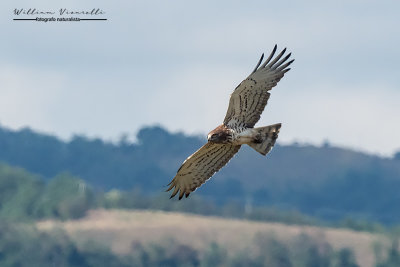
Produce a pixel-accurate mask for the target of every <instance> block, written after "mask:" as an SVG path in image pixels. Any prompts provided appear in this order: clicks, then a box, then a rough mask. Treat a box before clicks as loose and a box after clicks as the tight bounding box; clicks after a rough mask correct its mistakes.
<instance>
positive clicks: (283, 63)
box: [167, 45, 294, 199]
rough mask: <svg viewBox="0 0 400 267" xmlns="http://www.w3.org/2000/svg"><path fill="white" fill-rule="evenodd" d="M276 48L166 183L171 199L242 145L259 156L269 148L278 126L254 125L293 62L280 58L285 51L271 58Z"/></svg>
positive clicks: (216, 168) (185, 191) (204, 178)
mask: <svg viewBox="0 0 400 267" xmlns="http://www.w3.org/2000/svg"><path fill="white" fill-rule="evenodd" d="M276 49H277V46H276V45H275V47H274V49H273V50H272V52H271V54H270V55H269V57H268V58H267V60H265V62H264V63H263V58H264V54H263V55H262V56H261V58H260V60H259V61H258V63H257V66H256V67H255V69H254V71H253V72H252V73H251V74H250V75H249V77H247V78H246V79H245V80H243V81H242V82H241V83H240V84H239V85H238V86H237V87H236V89H235V90H234V91H233V93H232V94H231V98H230V100H229V106H228V111H227V112H226V116H225V119H224V121H223V123H222V124H221V125H220V126H218V127H217V128H215V129H214V130H212V131H211V132H210V133H209V134H208V136H207V139H208V142H207V143H206V144H205V145H204V146H202V147H201V148H200V149H199V150H197V151H196V152H194V153H193V154H192V155H191V156H189V157H188V158H187V159H186V160H185V161H184V162H183V164H182V166H181V167H180V168H179V170H178V172H177V174H176V175H175V177H174V178H173V179H172V181H171V182H170V183H169V184H168V185H169V188H168V189H167V191H170V190H173V191H172V195H171V198H172V197H174V196H175V195H176V194H178V193H179V199H182V197H183V196H186V197H188V196H189V194H190V193H191V192H193V191H195V190H196V189H197V188H198V187H200V186H201V185H202V184H203V183H204V182H205V181H207V180H208V179H210V178H211V176H213V175H214V173H216V172H217V171H219V170H220V169H221V168H222V167H223V166H225V165H226V164H227V163H228V162H229V160H230V159H231V158H232V157H233V156H234V155H235V154H236V153H237V152H238V151H239V149H240V147H241V145H243V144H247V145H249V146H250V147H252V148H254V149H255V150H256V151H258V152H259V153H261V154H262V155H267V154H268V152H269V151H270V150H271V149H272V147H273V146H274V144H275V141H276V139H277V138H278V133H279V129H280V128H281V124H280V123H278V124H274V125H270V126H264V127H258V128H254V125H255V124H256V123H257V121H258V120H259V119H260V116H261V113H262V112H263V110H264V108H265V106H266V105H267V102H268V99H269V96H270V93H269V92H268V91H270V90H271V89H272V88H273V87H274V86H275V85H276V84H277V83H278V82H279V81H280V79H281V78H282V77H283V76H284V75H285V73H286V72H288V71H289V70H290V68H288V67H289V65H290V64H292V62H293V61H294V59H293V60H290V61H287V60H288V59H289V58H290V55H291V54H290V53H289V54H288V55H286V56H284V54H285V52H286V48H285V49H283V50H282V52H281V53H279V54H278V55H277V56H276V57H275V58H273V57H274V55H275V52H276ZM283 56H284V57H283ZM261 64H262V65H261Z"/></svg>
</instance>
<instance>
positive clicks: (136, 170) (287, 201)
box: [0, 127, 400, 223]
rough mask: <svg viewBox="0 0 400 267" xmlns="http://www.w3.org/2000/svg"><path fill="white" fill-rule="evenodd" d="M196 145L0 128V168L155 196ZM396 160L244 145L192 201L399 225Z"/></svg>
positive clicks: (179, 139)
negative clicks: (66, 137) (67, 176)
mask: <svg viewBox="0 0 400 267" xmlns="http://www.w3.org/2000/svg"><path fill="white" fill-rule="evenodd" d="M204 142H205V140H204V138H200V137H196V136H186V135H184V134H182V133H169V132H168V131H166V130H165V129H163V128H161V127H147V128H143V129H141V130H140V131H139V132H138V134H137V143H135V144H131V143H128V142H126V141H125V140H123V139H122V140H121V141H120V142H119V143H118V144H112V143H107V142H104V141H102V140H100V139H89V138H86V137H84V136H76V137H74V138H73V139H72V140H71V141H70V142H63V141H62V140H60V139H58V138H57V137H54V136H50V135H44V134H40V133H36V132H34V131H32V130H30V129H23V130H19V131H12V130H8V129H6V128H0V161H3V162H6V163H8V164H10V165H14V166H20V167H22V168H24V169H26V170H28V171H30V172H33V173H36V174H39V175H41V176H43V178H44V179H47V180H48V179H51V177H54V176H55V175H57V174H59V173H61V172H65V171H66V172H69V173H71V174H73V175H76V176H79V177H81V178H82V179H84V180H85V181H87V182H88V183H90V184H91V185H93V186H95V187H96V188H98V189H103V190H109V189H112V188H117V189H123V190H131V189H132V188H140V190H141V191H142V192H144V193H147V194H158V193H160V192H161V191H163V190H165V185H166V184H167V183H168V182H169V181H170V179H171V178H172V177H173V176H174V174H175V173H176V170H177V169H178V168H179V166H180V164H181V163H182V162H183V160H184V159H185V158H186V157H187V156H188V155H190V154H191V153H193V152H194V151H195V150H197V149H198V148H199V147H200V146H201V145H202V144H203V143H204ZM399 191H400V154H399V153H398V154H396V155H395V157H394V158H392V159H388V158H380V157H378V156H371V155H367V154H364V153H360V152H355V151H352V150H348V149H342V148H337V147H332V146H329V145H325V146H323V147H315V146H311V145H285V146H282V145H277V146H276V147H275V148H274V149H273V151H272V152H271V153H270V154H269V155H268V156H267V157H266V158H265V157H262V156H261V155H259V154H258V153H256V152H255V151H253V150H251V149H249V148H248V147H246V146H244V147H243V148H242V149H241V151H240V153H238V155H237V156H236V157H235V158H234V159H233V160H232V161H231V162H230V163H229V164H228V166H227V167H225V168H224V169H223V170H222V171H220V172H219V173H217V174H216V175H215V177H214V178H213V179H211V180H210V181H208V182H207V183H206V186H203V187H201V188H200V189H199V190H198V191H196V193H195V194H199V195H202V196H203V197H204V198H208V199H210V200H213V201H215V202H216V203H225V202H228V201H236V202H237V203H242V204H243V205H247V206H251V205H256V206H257V205H271V206H276V207H278V208H281V209H297V210H299V211H301V212H303V213H306V214H308V215H312V216H317V217H319V218H323V219H326V220H338V219H342V218H345V217H347V216H351V217H353V218H354V217H355V218H358V219H368V220H373V221H380V222H383V223H396V222H399V221H400V209H398V205H399V204H400V194H399V193H398V192H399Z"/></svg>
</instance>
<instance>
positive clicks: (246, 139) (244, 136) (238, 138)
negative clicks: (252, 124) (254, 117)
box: [233, 128, 258, 145]
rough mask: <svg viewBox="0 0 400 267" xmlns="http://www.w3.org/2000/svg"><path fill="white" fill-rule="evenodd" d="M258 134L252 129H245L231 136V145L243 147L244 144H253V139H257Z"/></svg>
mask: <svg viewBox="0 0 400 267" xmlns="http://www.w3.org/2000/svg"><path fill="white" fill-rule="evenodd" d="M257 134H258V132H257V131H256V130H254V129H253V128H251V129H245V130H243V131H242V132H240V133H236V132H235V133H234V134H233V143H234V144H235V145H244V144H249V143H251V142H253V140H254V138H256V137H257Z"/></svg>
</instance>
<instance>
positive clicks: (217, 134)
mask: <svg viewBox="0 0 400 267" xmlns="http://www.w3.org/2000/svg"><path fill="white" fill-rule="evenodd" d="M230 136H231V134H230V131H229V129H228V128H227V127H226V126H225V125H220V126H218V127H217V128H215V129H214V130H212V131H211V132H210V133H209V134H208V135H207V140H208V141H209V142H212V143H218V144H226V143H228V142H229V138H230Z"/></svg>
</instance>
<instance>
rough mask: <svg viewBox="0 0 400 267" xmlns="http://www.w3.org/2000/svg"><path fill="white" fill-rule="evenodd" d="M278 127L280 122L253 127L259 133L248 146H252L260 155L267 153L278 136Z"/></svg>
mask: <svg viewBox="0 0 400 267" xmlns="http://www.w3.org/2000/svg"><path fill="white" fill-rule="evenodd" d="M280 128H281V124H280V123H278V124H274V125H270V126H265V127H259V128H254V130H256V131H258V134H259V135H258V136H257V138H256V139H255V140H254V141H253V142H252V143H249V146H251V147H252V148H254V149H255V150H256V151H257V152H259V153H261V154H262V155H264V156H265V155H267V154H268V152H269V151H271V149H272V147H273V146H274V144H275V141H276V139H277V138H278V133H279V130H280Z"/></svg>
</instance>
